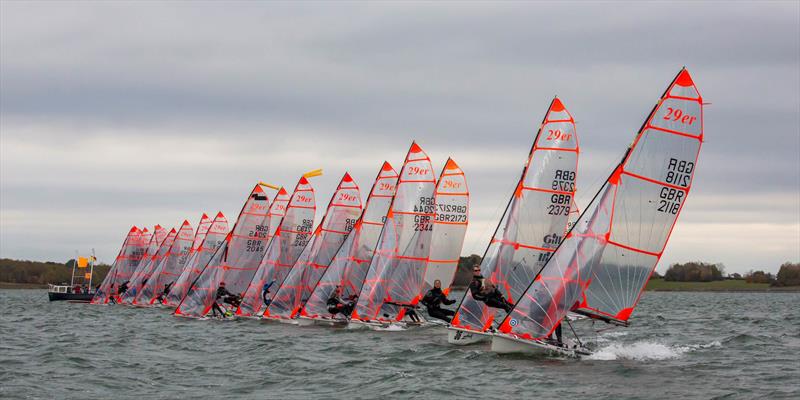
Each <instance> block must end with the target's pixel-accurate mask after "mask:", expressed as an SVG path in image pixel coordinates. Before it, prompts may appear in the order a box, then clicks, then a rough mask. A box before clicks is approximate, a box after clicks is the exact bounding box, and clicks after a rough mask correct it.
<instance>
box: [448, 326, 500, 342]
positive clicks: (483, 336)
mask: <svg viewBox="0 0 800 400" xmlns="http://www.w3.org/2000/svg"><path fill="white" fill-rule="evenodd" d="M491 339H492V334H491V333H489V332H477V331H469V330H465V329H458V328H454V327H452V326H449V327H447V343H450V344H454V345H457V346H467V345H470V344H475V343H481V342H488V341H489V340H491Z"/></svg>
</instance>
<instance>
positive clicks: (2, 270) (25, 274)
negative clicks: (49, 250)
mask: <svg viewBox="0 0 800 400" xmlns="http://www.w3.org/2000/svg"><path fill="white" fill-rule="evenodd" d="M74 263H75V260H68V261H67V262H65V263H57V262H52V261H46V262H41V261H28V260H12V259H9V258H0V282H9V283H27V284H36V285H47V284H48V283H52V284H61V283H67V284H69V282H70V279H71V278H72V266H73V265H74ZM109 269H111V266H109V265H106V264H96V265H95V266H94V275H93V277H92V284H98V283H100V282H102V281H103V278H105V277H106V274H108V270H109ZM84 271H85V272H89V268H85V269H83V268H81V269H79V270H78V271H76V273H85V272H84Z"/></svg>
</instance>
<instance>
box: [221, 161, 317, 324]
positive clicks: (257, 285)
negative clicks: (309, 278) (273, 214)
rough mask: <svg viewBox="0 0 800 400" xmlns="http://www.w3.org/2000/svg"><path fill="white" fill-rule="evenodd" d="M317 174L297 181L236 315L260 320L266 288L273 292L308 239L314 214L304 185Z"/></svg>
mask: <svg viewBox="0 0 800 400" xmlns="http://www.w3.org/2000/svg"><path fill="white" fill-rule="evenodd" d="M321 174H322V171H321V170H316V171H312V172H311V173H307V174H305V175H303V176H302V177H300V180H299V181H298V182H297V186H295V189H294V192H293V193H292V196H291V198H290V199H289V205H288V206H287V207H286V215H285V216H284V217H283V219H282V220H281V222H280V225H279V226H278V229H277V230H276V231H275V236H274V237H273V238H272V240H271V241H270V242H269V246H268V247H267V251H266V252H265V253H264V258H263V259H262V260H261V263H260V264H259V266H258V269H257V270H256V273H255V274H254V275H253V279H252V280H251V281H250V284H249V285H248V286H247V290H245V292H244V295H243V296H242V301H241V304H240V305H239V307H238V308H237V310H236V316H238V317H260V316H261V315H262V314H263V313H264V311H265V309H266V305H265V301H264V298H265V297H268V295H269V291H270V289H272V290H273V292H274V291H275V290H277V287H278V286H280V284H281V283H282V282H283V279H284V278H285V277H286V275H287V274H288V273H289V269H291V268H292V266H293V265H294V263H295V262H296V261H297V258H298V257H299V256H300V253H301V252H302V251H303V249H304V248H305V247H306V245H307V244H308V241H309V240H310V239H311V229H312V228H313V224H314V213H315V212H316V209H317V208H316V200H315V197H314V188H313V187H312V186H311V183H309V182H308V177H311V176H318V175H321ZM273 286H274V287H273Z"/></svg>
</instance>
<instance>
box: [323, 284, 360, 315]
mask: <svg viewBox="0 0 800 400" xmlns="http://www.w3.org/2000/svg"><path fill="white" fill-rule="evenodd" d="M342 294H343V290H342V287H341V286H336V289H334V290H333V293H332V294H331V297H329V298H328V301H327V302H326V303H325V304H327V306H328V312H329V313H331V315H333V316H336V314H342V315H343V316H344V317H348V316H350V314H352V313H353V307H355V306H356V302H355V300H356V299H357V298H358V296H357V295H355V294H354V295H352V296H350V297H348V299H347V301H345V300H344V299H342Z"/></svg>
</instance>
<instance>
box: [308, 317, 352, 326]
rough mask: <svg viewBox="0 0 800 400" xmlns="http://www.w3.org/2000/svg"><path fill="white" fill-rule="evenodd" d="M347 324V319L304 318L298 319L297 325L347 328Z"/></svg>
mask: <svg viewBox="0 0 800 400" xmlns="http://www.w3.org/2000/svg"><path fill="white" fill-rule="evenodd" d="M347 323H348V321H347V320H345V319H331V318H309V317H303V316H301V317H298V318H297V324H298V325H299V326H312V325H318V326H345V325H347Z"/></svg>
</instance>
